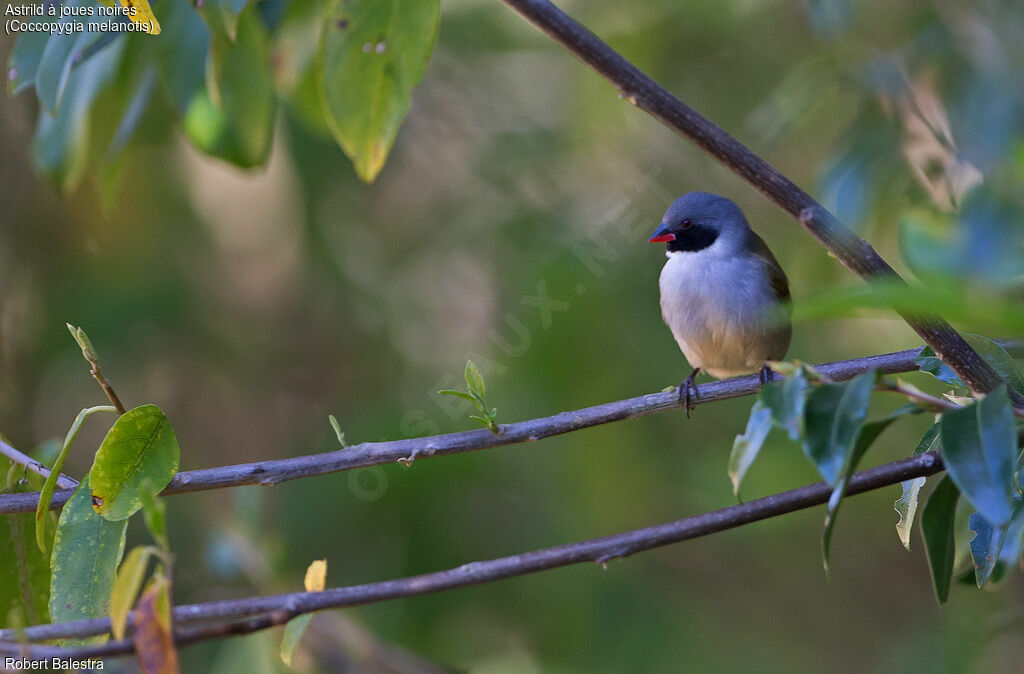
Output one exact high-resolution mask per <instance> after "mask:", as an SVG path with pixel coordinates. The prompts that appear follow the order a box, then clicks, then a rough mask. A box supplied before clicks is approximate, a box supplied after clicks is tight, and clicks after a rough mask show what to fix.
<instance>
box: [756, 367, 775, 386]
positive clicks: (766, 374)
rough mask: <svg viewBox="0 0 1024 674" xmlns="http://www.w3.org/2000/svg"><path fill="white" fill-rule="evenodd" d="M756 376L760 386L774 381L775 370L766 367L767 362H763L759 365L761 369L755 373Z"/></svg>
mask: <svg viewBox="0 0 1024 674" xmlns="http://www.w3.org/2000/svg"><path fill="white" fill-rule="evenodd" d="M757 378H758V379H759V380H760V381H761V386H764V385H765V384H769V383H771V382H773V381H775V372H774V371H773V370H772V369H771V368H770V367H768V363H765V364H764V365H762V366H761V371H760V372H758V373H757Z"/></svg>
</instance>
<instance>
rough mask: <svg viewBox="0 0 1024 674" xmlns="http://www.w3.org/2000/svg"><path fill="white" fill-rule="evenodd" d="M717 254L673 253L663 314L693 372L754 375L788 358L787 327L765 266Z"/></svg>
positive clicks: (664, 274)
mask: <svg viewBox="0 0 1024 674" xmlns="http://www.w3.org/2000/svg"><path fill="white" fill-rule="evenodd" d="M716 253H717V251H715V249H714V247H712V248H708V249H706V250H703V251H699V252H696V253H688V252H678V253H669V256H668V258H669V259H668V262H666V263H665V267H664V268H663V269H662V270H661V279H660V282H659V285H660V287H661V315H662V316H663V317H664V319H665V323H666V324H667V325H668V327H669V329H671V330H672V335H673V336H674V337H675V338H676V342H677V343H678V344H679V348H680V349H682V351H683V355H684V356H686V360H687V361H689V363H690V365H692V366H693V367H699V368H702V369H704V370H706V371H707V372H709V373H711V374H712V375H714V376H716V377H719V378H721V377H731V376H735V375H739V374H747V373H750V372H756V371H757V370H758V369H760V367H761V366H762V365H763V364H764V362H765V361H766V360H778V359H781V358H782V357H783V356H784V355H785V352H786V349H787V348H788V347H789V328H788V326H779V325H778V324H776V323H775V322H774V320H773V318H774V317H775V313H774V311H775V309H776V308H777V306H778V299H777V298H776V296H775V292H774V290H773V289H772V287H771V285H770V283H769V282H768V278H767V274H766V272H765V267H764V264H763V263H762V262H761V261H760V260H758V259H757V258H755V257H753V256H749V255H733V256H727V257H726V256H720V255H717V254H716Z"/></svg>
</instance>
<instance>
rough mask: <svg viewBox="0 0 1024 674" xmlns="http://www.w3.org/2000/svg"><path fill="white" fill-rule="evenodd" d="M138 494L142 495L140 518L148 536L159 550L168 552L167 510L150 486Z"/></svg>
mask: <svg viewBox="0 0 1024 674" xmlns="http://www.w3.org/2000/svg"><path fill="white" fill-rule="evenodd" d="M140 493H141V494H142V518H143V519H144V520H145V522H146V528H147V529H148V530H149V535H150V536H152V537H153V540H154V541H156V543H157V545H159V546H160V549H161V550H163V551H164V552H168V551H169V550H170V544H169V543H168V541H167V508H166V507H165V506H164V502H163V500H162V499H161V498H160V497H159V496H157V495H156V494H157V490H156V489H153V488H152V486H147V488H145V489H142V490H141V492H140Z"/></svg>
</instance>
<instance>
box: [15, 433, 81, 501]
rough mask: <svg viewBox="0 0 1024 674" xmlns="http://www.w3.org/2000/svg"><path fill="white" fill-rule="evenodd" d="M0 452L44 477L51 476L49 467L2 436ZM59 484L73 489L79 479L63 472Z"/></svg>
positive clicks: (63, 487) (58, 478) (58, 477)
mask: <svg viewBox="0 0 1024 674" xmlns="http://www.w3.org/2000/svg"><path fill="white" fill-rule="evenodd" d="M0 454H3V455H4V456H6V457H7V458H8V459H10V460H11V461H13V462H14V463H17V464H19V465H22V466H25V467H26V468H28V469H29V470H31V471H32V472H34V473H39V474H40V475H42V476H43V477H44V478H45V477H49V476H50V469H49V468H47V467H46V466H44V465H43V464H41V463H39V462H38V461H36V460H35V459H33V458H32V457H31V456H28V455H26V454H22V453H21V452H19V451H18V450H16V449H15V448H14V447H11V446H10V445H8V444H7V443H6V442H4V441H3V439H2V438H0ZM57 486H58V487H60V488H61V489H71V490H73V489H74V488H75V487H77V486H78V480H74V479H72V478H70V477H68V476H67V475H65V474H63V473H61V474H60V475H58V476H57Z"/></svg>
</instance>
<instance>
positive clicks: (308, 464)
mask: <svg viewBox="0 0 1024 674" xmlns="http://www.w3.org/2000/svg"><path fill="white" fill-rule="evenodd" d="M997 343H999V344H1000V345H1002V346H1003V347H1004V348H1007V349H1014V350H1015V349H1017V348H1019V347H1020V346H1021V343H1020V342H1019V341H1015V340H997ZM919 352H920V348H916V349H907V350H906V351H897V352H895V353H887V354H882V355H877V356H867V357H864V358H854V359H851V360H841V361H835V362H831V363H821V364H819V365H815V368H816V369H817V370H819V371H820V372H821V373H822V374H824V375H826V376H827V377H829V378H830V379H834V380H837V381H841V380H845V379H852V378H853V377H855V376H857V375H858V374H860V373H862V372H867V371H868V370H879V371H880V372H881V373H882V374H894V373H897V372H908V371H911V370H916V369H917V365H915V364H914V358H915V357H916V356H917V354H918V353H919ZM760 386H761V385H760V382H759V381H758V377H757V375H748V376H745V377H734V378H732V379H726V380H723V381H713V382H709V383H706V384H701V385H700V395H699V397H698V398H696V399H695V400H693V401H692V402H694V403H696V404H703V403H709V402H714V401H716V400H726V399H728V398H737V397H740V396H746V395H751V394H754V393H757V392H758V391H759V390H760ZM678 407H680V403H679V396H678V395H677V394H676V393H675V392H674V391H669V392H662V393H651V394H648V395H645V396H640V397H638V398H628V399H626V400H619V401H616V402H611V403H605V404H603V405H595V406H594V407H584V408H583V409H579V410H574V411H571V412H562V413H561V414H556V415H554V416H550V417H542V418H539V419H531V420H529V421H520V422H517V423H512V424H504V425H502V426H501V434H500V435H495V434H494V433H491V432H490V431H488V430H486V429H480V430H474V431H462V432H459V433H449V434H447V435H434V436H429V437H425V438H411V439H407V440H391V441H387V442H364V443H361V444H358V445H352V446H351V447H346V448H344V449H339V450H336V451H333V452H325V453H322V454H311V455H307V456H296V457H292V458H288V459H278V460H274V461H259V462H256V463H242V464H236V465H232V466H221V467H219V468H206V469H201V470H190V471H183V472H180V473H178V474H177V475H176V476H175V477H174V479H173V480H171V483H170V484H169V485H168V486H167V488H166V489H164V491H163V494H164V495H169V494H182V493H186V492H194V491H205V490H208V489H223V488H225V487H237V486H241V485H247V484H261V485H273V484H277V483H279V482H284V481H286V480H294V479H298V478H303V477H311V476H314V475H325V474H328V473H337V472H341V471H345V470H352V469H355V468H364V467H367V466H377V465H382V464H388V463H395V462H396V461H399V460H403V461H413V460H415V459H420V458H427V457H431V456H444V455H448V454H459V453H462V452H471V451H476V450H481V449H489V448H492V447H500V446H502V445H511V444H516V443H521V442H536V441H537V440H540V439H541V438H547V437H550V436H553V435H560V434H562V433H569V432H571V431H577V430H580V429H582V428H589V427H591V426H598V425H600V424H606V423H610V422H613V421H622V420H624V419H635V418H637V417H642V416H647V415H649V414H655V413H658V412H665V411H668V410H674V409H677V408H678ZM72 493H73V492H72V490H70V489H64V490H61V491H57V492H55V493H54V495H53V500H52V503H51V507H53V508H59V507H61V506H62V505H64V503H66V502H67V500H68V499H69V498H71V494H72ZM38 498H39V497H38V495H37V494H36V493H26V494H3V495H0V514H3V513H16V512H30V511H34V510H35V508H36V503H37V501H38Z"/></svg>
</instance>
